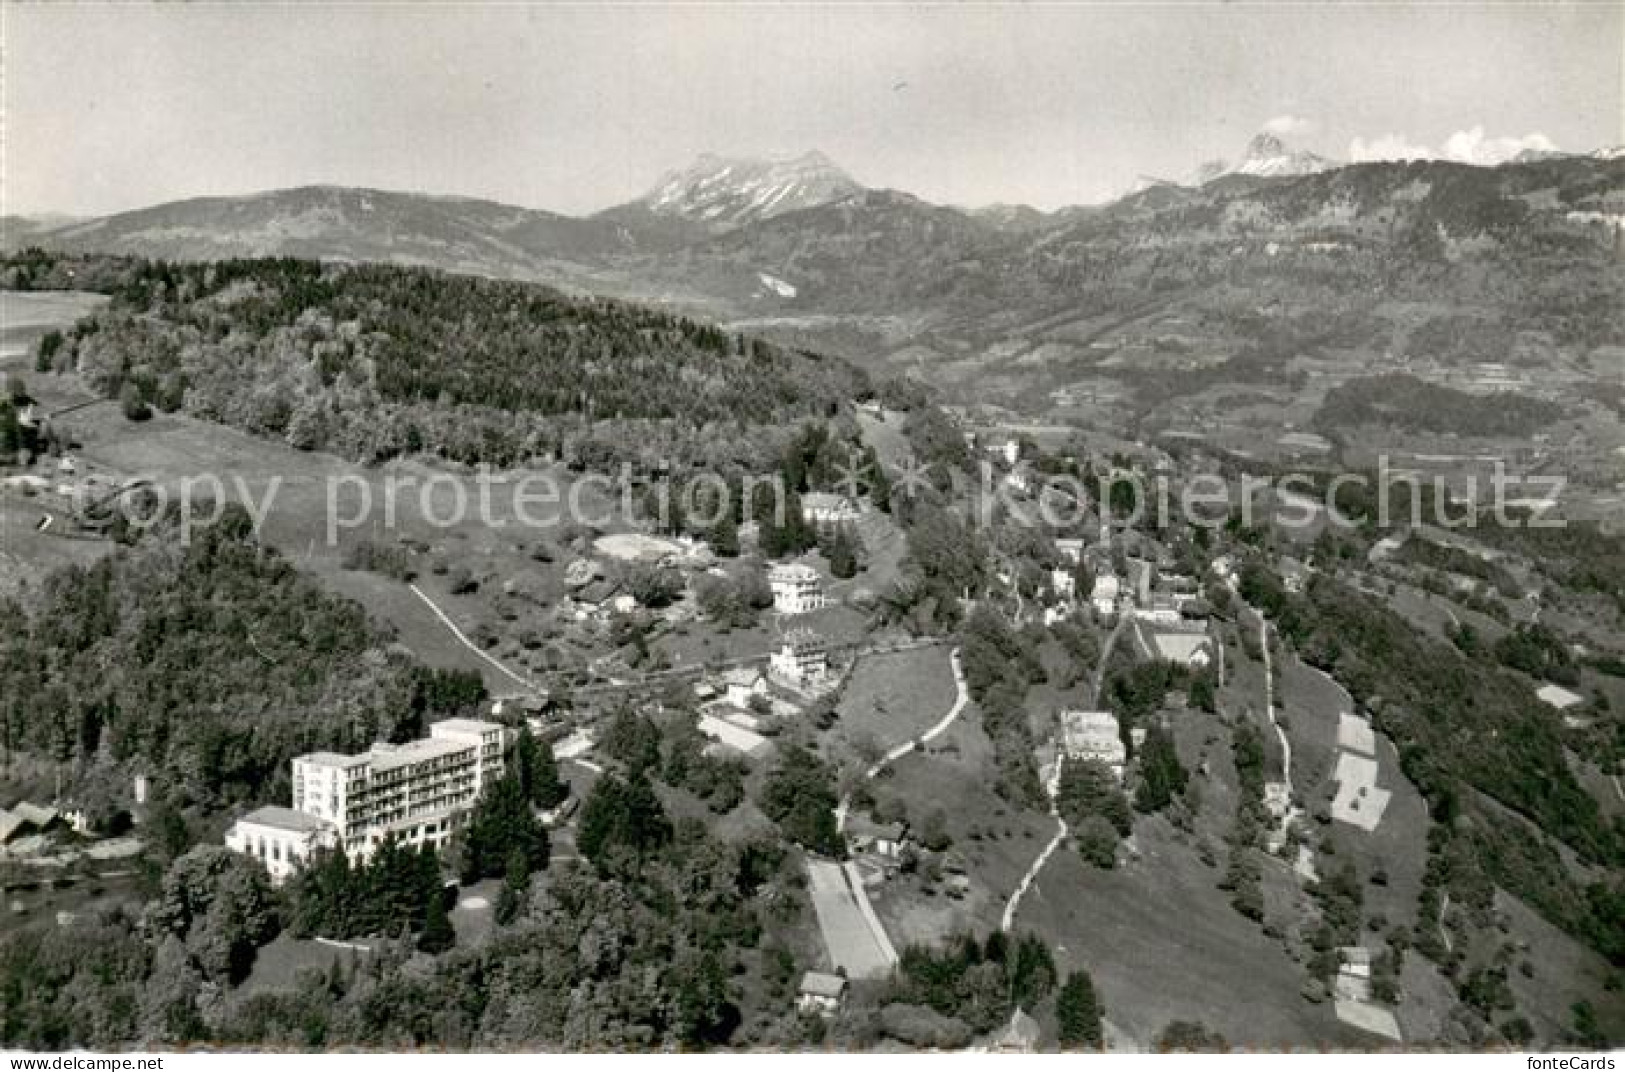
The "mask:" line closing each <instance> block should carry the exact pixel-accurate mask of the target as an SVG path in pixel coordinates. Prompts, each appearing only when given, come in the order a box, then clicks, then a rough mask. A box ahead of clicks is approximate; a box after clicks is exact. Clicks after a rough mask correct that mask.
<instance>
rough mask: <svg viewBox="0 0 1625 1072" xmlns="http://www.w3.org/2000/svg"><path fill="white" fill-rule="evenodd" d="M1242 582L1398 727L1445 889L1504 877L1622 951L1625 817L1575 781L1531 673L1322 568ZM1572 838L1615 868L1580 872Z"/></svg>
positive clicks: (1582, 855) (1386, 725) (1310, 654)
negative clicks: (1469, 652) (1495, 664)
mask: <svg viewBox="0 0 1625 1072" xmlns="http://www.w3.org/2000/svg"><path fill="white" fill-rule="evenodd" d="M1242 593H1243V595H1244V596H1245V597H1246V598H1247V600H1248V601H1249V602H1250V603H1252V604H1253V605H1254V606H1257V607H1260V608H1262V609H1263V610H1264V611H1266V612H1267V613H1269V614H1270V615H1271V616H1272V617H1274V618H1275V619H1276V620H1277V622H1278V623H1279V625H1280V629H1281V633H1282V635H1283V636H1284V637H1286V638H1288V639H1289V640H1290V641H1291V642H1292V644H1293V647H1294V648H1296V649H1297V650H1298V651H1299V652H1301V653H1302V655H1303V657H1304V658H1305V659H1306V660H1308V661H1309V662H1310V663H1311V664H1313V665H1315V666H1319V667H1322V668H1323V669H1325V670H1327V671H1328V672H1329V673H1332V674H1334V675H1335V676H1336V677H1337V678H1338V680H1339V681H1341V682H1342V683H1343V684H1344V685H1345V686H1346V687H1347V688H1348V690H1349V692H1350V693H1351V694H1352V695H1353V696H1354V698H1355V699H1356V700H1357V701H1358V702H1359V703H1360V704H1361V705H1362V706H1364V707H1365V708H1367V709H1368V710H1370V711H1371V712H1372V717H1373V721H1374V723H1375V724H1376V726H1377V727H1378V728H1379V729H1381V730H1382V732H1383V733H1385V734H1387V735H1388V736H1389V737H1391V738H1392V739H1393V741H1394V744H1395V745H1396V747H1397V748H1398V749H1399V755H1400V762H1401V765H1402V766H1403V768H1404V771H1405V776H1406V777H1407V778H1409V779H1410V780H1411V781H1412V782H1414V783H1415V784H1416V786H1417V788H1418V789H1420V790H1421V791H1422V794H1423V795H1424V796H1425V797H1426V798H1427V800H1428V803H1429V805H1430V808H1431V810H1432V813H1433V818H1434V819H1435V821H1436V822H1437V824H1438V829H1439V831H1440V834H1439V835H1438V836H1437V837H1436V838H1435V841H1434V846H1433V848H1434V852H1435V854H1436V855H1438V857H1439V861H1440V862H1439V864H1438V867H1439V868H1441V870H1440V873H1439V876H1438V878H1437V881H1438V883H1439V884H1440V885H1441V886H1442V887H1443V888H1444V889H1446V890H1450V891H1453V892H1456V893H1457V894H1460V895H1464V896H1465V897H1469V898H1470V897H1473V896H1477V897H1481V898H1482V897H1487V896H1488V891H1489V889H1490V883H1494V884H1495V885H1498V886H1501V887H1502V888H1504V889H1507V890H1509V891H1511V892H1512V893H1514V894H1516V895H1518V896H1519V897H1522V898H1524V899H1525V900H1527V901H1528V902H1529V903H1530V904H1532V905H1534V906H1535V907H1536V908H1537V909H1538V910H1539V911H1540V912H1541V913H1542V914H1543V915H1545V916H1547V918H1549V919H1550V920H1551V921H1552V922H1554V923H1556V924H1558V925H1559V926H1561V927H1563V928H1564V929H1565V930H1568V931H1569V932H1571V933H1573V934H1575V935H1576V936H1578V937H1580V938H1581V939H1582V940H1583V941H1585V942H1587V943H1588V944H1590V945H1591V946H1592V947H1593V948H1595V949H1597V950H1598V951H1599V952H1601V953H1603V954H1604V955H1606V956H1608V957H1610V958H1612V959H1613V960H1614V961H1615V962H1616V963H1620V962H1622V961H1625V888H1622V887H1621V885H1620V882H1619V879H1618V877H1617V869H1618V867H1619V863H1620V860H1621V859H1622V858H1625V830H1622V828H1621V826H1620V823H1619V821H1618V819H1617V818H1615V819H1612V820H1610V819H1609V818H1607V817H1605V816H1604V815H1603V814H1602V813H1601V810H1600V809H1599V808H1598V806H1597V802H1596V800H1595V799H1594V798H1593V797H1591V796H1590V795H1588V794H1587V793H1586V791H1585V790H1584V789H1583V788H1582V787H1581V786H1580V785H1579V784H1578V782H1577V781H1576V779H1575V777H1574V775H1573V773H1572V772H1571V771H1570V769H1569V767H1568V765H1567V763H1566V762H1565V759H1564V754H1563V741H1562V738H1561V734H1560V732H1559V725H1560V724H1559V722H1558V720H1556V719H1555V718H1553V717H1552V715H1551V712H1550V711H1549V710H1548V709H1547V708H1546V707H1545V706H1544V705H1543V704H1541V703H1540V701H1539V700H1537V699H1536V698H1535V696H1534V693H1533V691H1532V690H1531V689H1530V688H1529V687H1528V686H1527V685H1524V684H1523V683H1521V682H1520V681H1518V680H1517V679H1516V678H1514V677H1512V676H1511V675H1510V674H1507V673H1505V672H1504V671H1500V670H1496V669H1491V668H1489V667H1486V666H1484V665H1482V664H1479V663H1475V662H1472V661H1469V660H1468V659H1467V658H1466V657H1465V656H1464V655H1462V654H1461V653H1460V652H1458V651H1456V650H1455V649H1453V648H1452V647H1450V646H1449V645H1447V644H1444V643H1441V642H1438V641H1434V640H1430V639H1427V638H1426V637H1424V636H1422V635H1421V634H1419V633H1418V632H1417V630H1416V629H1414V628H1412V627H1411V626H1410V625H1408V624H1407V623H1406V622H1405V621H1404V620H1403V619H1402V618H1400V617H1399V616H1398V615H1396V614H1394V613H1393V612H1392V611H1390V610H1388V609H1387V608H1385V607H1383V606H1382V605H1381V604H1379V603H1378V602H1377V601H1376V600H1374V599H1372V598H1371V597H1369V596H1366V595H1364V594H1362V593H1360V592H1357V591H1355V590H1353V589H1351V588H1349V587H1347V586H1345V585H1343V584H1340V583H1338V582H1335V581H1331V580H1328V579H1325V578H1317V579H1316V580H1315V581H1314V583H1312V584H1311V585H1310V586H1309V588H1308V589H1307V591H1306V592H1305V593H1304V594H1302V595H1291V594H1289V593H1287V592H1286V591H1285V589H1283V588H1282V587H1281V586H1280V584H1279V581H1278V580H1276V579H1275V577H1274V575H1273V574H1272V573H1270V572H1269V571H1268V570H1266V569H1262V568H1259V567H1258V566H1256V565H1254V566H1250V567H1249V568H1248V569H1247V570H1246V571H1245V572H1244V573H1243V576H1242ZM1565 849H1567V850H1572V851H1573V852H1574V853H1576V854H1577V855H1578V857H1579V859H1580V860H1581V861H1582V862H1583V863H1584V864H1585V865H1587V866H1588V867H1595V868H1599V869H1602V870H1603V871H1606V872H1609V873H1616V874H1614V877H1612V878H1598V879H1597V880H1595V881H1591V882H1585V881H1581V880H1579V879H1577V878H1576V877H1574V872H1572V871H1571V870H1570V868H1568V867H1567V866H1566V865H1565V864H1564V862H1563V852H1564V850H1565ZM1592 873H1593V874H1596V873H1597V872H1592Z"/></svg>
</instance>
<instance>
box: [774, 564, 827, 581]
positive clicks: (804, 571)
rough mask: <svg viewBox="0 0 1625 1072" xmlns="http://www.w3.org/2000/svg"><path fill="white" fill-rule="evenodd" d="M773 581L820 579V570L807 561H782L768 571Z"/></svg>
mask: <svg viewBox="0 0 1625 1072" xmlns="http://www.w3.org/2000/svg"><path fill="white" fill-rule="evenodd" d="M767 579H768V580H769V581H770V582H771V581H791V582H796V581H799V582H806V581H816V580H818V571H817V570H815V569H813V568H812V567H811V566H809V565H807V564H806V563H805V562H780V563H777V564H775V565H774V566H773V567H772V568H770V569H769V570H768V571H767Z"/></svg>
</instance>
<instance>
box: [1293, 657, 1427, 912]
mask: <svg viewBox="0 0 1625 1072" xmlns="http://www.w3.org/2000/svg"><path fill="white" fill-rule="evenodd" d="M1281 702H1282V705H1283V711H1284V718H1283V721H1284V725H1285V729H1286V734H1287V738H1288V739H1289V740H1290V741H1291V742H1292V777H1293V783H1294V787H1295V788H1296V789H1297V791H1298V792H1299V793H1300V794H1301V795H1302V797H1303V800H1304V803H1305V809H1306V810H1307V811H1308V812H1309V814H1310V815H1312V816H1315V815H1322V816H1323V815H1324V813H1325V809H1326V807H1327V805H1328V803H1329V801H1330V800H1331V795H1332V785H1331V783H1332V780H1333V774H1334V771H1335V769H1336V764H1337V763H1338V754H1339V749H1338V744H1337V739H1338V738H1337V726H1338V715H1339V714H1340V713H1341V712H1345V711H1352V710H1353V707H1354V705H1353V701H1352V700H1351V699H1350V697H1349V695H1348V693H1346V692H1345V691H1344V690H1343V688H1342V686H1340V685H1339V684H1337V682H1335V681H1333V680H1332V679H1331V678H1329V677H1327V676H1326V675H1325V674H1324V673H1322V672H1321V671H1319V670H1316V669H1315V668H1313V667H1311V666H1307V665H1305V664H1304V663H1303V662H1302V660H1300V659H1298V658H1296V657H1288V658H1286V659H1285V660H1284V665H1283V667H1282V678H1281ZM1373 744H1374V747H1375V752H1374V759H1375V761H1376V767H1377V776H1376V784H1377V785H1378V786H1380V787H1381V791H1383V792H1386V793H1387V794H1389V796H1388V800H1387V804H1386V806H1385V808H1384V810H1383V814H1382V821H1381V822H1380V823H1378V824H1377V826H1376V828H1375V829H1373V830H1362V829H1360V828H1359V827H1357V826H1351V825H1349V824H1346V823H1334V824H1333V825H1331V826H1329V827H1323V828H1321V829H1322V832H1323V833H1324V834H1326V835H1327V836H1328V837H1329V838H1330V839H1331V841H1332V843H1333V845H1334V846H1335V847H1336V850H1337V851H1336V854H1335V855H1329V856H1323V857H1322V859H1321V860H1320V871H1321V873H1322V874H1325V873H1326V872H1327V871H1329V870H1330V869H1331V868H1332V867H1334V866H1338V865H1339V864H1341V863H1342V862H1343V861H1345V860H1352V861H1353V862H1354V864H1355V868H1356V870H1357V871H1358V872H1359V874H1360V877H1361V879H1362V881H1365V882H1366V883H1367V884H1366V886H1365V909H1366V915H1367V917H1368V918H1369V917H1377V916H1380V917H1382V918H1384V919H1386V920H1387V921H1388V922H1389V923H1390V924H1393V923H1399V922H1414V920H1415V918H1416V903H1417V897H1418V896H1419V895H1420V893H1421V889H1422V873H1423V871H1424V870H1425V869H1426V867H1427V831H1428V825H1429V822H1430V820H1429V818H1428V812H1427V803H1426V801H1424V800H1423V799H1422V794H1421V793H1420V792H1418V791H1417V789H1416V787H1415V786H1414V785H1412V784H1411V783H1410V782H1409V781H1408V780H1407V779H1406V778H1405V776H1404V775H1403V774H1402V773H1400V769H1399V754H1398V752H1397V751H1396V750H1395V749H1394V746H1393V743H1392V742H1391V741H1389V740H1388V739H1387V738H1386V737H1384V736H1382V735H1381V734H1375V735H1374V736H1373ZM1361 807H1362V808H1366V807H1368V805H1366V804H1363V803H1362V805H1361ZM1379 870H1380V871H1381V873H1382V876H1383V878H1384V879H1385V881H1384V882H1381V883H1377V884H1372V883H1370V882H1369V879H1370V877H1371V876H1372V874H1373V873H1376V872H1378V871H1379Z"/></svg>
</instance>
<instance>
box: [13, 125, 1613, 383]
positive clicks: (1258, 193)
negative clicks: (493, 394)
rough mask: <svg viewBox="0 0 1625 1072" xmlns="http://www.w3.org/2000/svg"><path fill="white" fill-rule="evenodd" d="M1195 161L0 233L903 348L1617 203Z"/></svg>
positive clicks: (173, 217) (966, 347)
mask: <svg viewBox="0 0 1625 1072" xmlns="http://www.w3.org/2000/svg"><path fill="white" fill-rule="evenodd" d="M1200 179H1201V181H1200V182H1192V183H1189V184H1178V183H1172V182H1162V181H1150V182H1148V183H1147V184H1145V185H1144V186H1143V188H1141V189H1138V190H1136V191H1135V192H1133V193H1130V194H1128V195H1126V196H1124V197H1122V198H1120V199H1118V200H1117V201H1114V202H1112V203H1110V204H1108V205H1103V206H1095V207H1087V208H1068V209H1062V210H1059V211H1055V212H1042V211H1039V210H1037V209H1034V208H1031V207H1029V206H1025V205H1002V206H992V207H987V208H979V209H965V208H956V207H951V206H944V205H937V204H932V203H930V202H928V201H925V200H922V199H920V198H918V197H915V196H913V195H911V194H908V193H904V192H900V191H896V190H878V189H870V188H866V187H864V186H863V185H861V184H860V183H858V182H857V181H855V180H854V179H853V178H852V177H851V176H850V175H848V174H847V173H846V172H844V171H842V170H841V169H840V168H839V167H838V166H836V165H835V164H834V163H833V162H832V161H830V160H829V159H828V158H827V157H825V156H823V155H822V154H820V153H807V154H805V155H802V156H797V157H792V158H785V159H777V160H757V159H746V158H732V157H723V156H717V155H706V156H702V157H700V158H699V159H698V160H696V161H695V162H694V163H693V164H692V165H690V166H689V167H687V168H684V169H682V170H679V171H674V172H671V173H669V174H667V175H666V176H663V177H662V178H661V179H660V181H659V182H658V183H656V184H655V186H654V187H653V188H652V189H651V190H650V191H649V192H648V193H647V194H645V195H644V196H642V197H640V198H638V199H636V200H634V201H631V202H629V203H627V204H625V205H620V206H617V207H615V208H611V209H608V210H606V211H603V212H600V213H597V214H595V215H592V216H588V217H571V216H565V215H560V214H557V213H551V212H546V211H540V210H536V209H528V208H519V207H515V206H511V205H503V204H499V203H495V202H491V201H482V200H477V199H472V198H463V197H445V196H429V195H424V194H412V193H397V192H388V191H381V190H367V189H354V188H345V187H334V186H311V187H301V188H297V189H289V190H278V191H273V192H269V193H263V194H256V195H251V196H241V197H204V198H195V199H190V200H185V201H177V202H171V203H168V204H162V205H156V206H153V207H150V208H144V209H138V210H135V211H131V212H123V213H118V214H115V215H111V216H106V217H101V218H97V219H90V220H70V221H61V220H55V221H30V220H22V219H19V218H15V217H13V218H7V219H5V220H4V221H0V223H3V232H4V233H3V236H0V237H3V245H4V246H5V247H7V248H10V249H16V248H20V247H25V246H32V245H39V246H45V247H49V248H54V249H59V250H64V251H69V252H98V253H116V254H130V255H140V256H145V257H151V258H164V259H171V260H214V259H222V258H234V257H252V256H266V255H277V256H297V257H306V258H315V259H323V260H332V261H341V262H344V261H347V262H360V261H382V262H390V263H398V264H413V265H427V266H432V267H437V268H441V269H445V270H448V271H454V272H460V273H465V274H474V275H485V276H492V277H503V278H515V279H528V280H537V281H543V282H548V283H551V284H553V285H555V286H559V287H561V288H563V289H566V290H570V291H573V292H577V293H593V294H603V295H606V296H612V297H621V298H629V299H635V300H638V301H642V302H648V303H654V304H659V305H664V306H667V307H672V308H676V309H679V310H681V311H683V312H688V313H694V314H696V315H702V316H705V317H708V318H711V319H715V320H719V321H722V322H724V323H727V324H730V325H733V326H738V327H748V328H749V329H750V330H753V331H758V332H761V333H763V334H766V335H769V336H772V337H776V338H778V339H779V340H780V341H785V342H790V343H793V344H797V345H804V346H808V347H818V348H824V349H828V350H832V351H834V352H838V353H842V354H845V355H847V356H850V357H854V358H857V359H859V360H860V361H862V362H864V363H868V364H871V365H879V366H886V365H888V364H889V365H890V366H892V367H914V365H916V364H917V363H918V362H919V361H921V360H926V361H931V360H944V361H946V360H948V359H952V358H954V357H955V356H956V355H964V354H972V355H974V354H978V353H982V352H985V351H988V350H989V349H990V348H996V347H998V346H1000V345H1002V344H1003V343H1005V342H1008V341H1009V340H1012V339H1014V340H1027V341H1028V342H1031V341H1032V340H1034V339H1040V338H1043V337H1044V332H1045V331H1047V330H1048V329H1047V328H1046V327H1045V325H1047V324H1052V323H1054V322H1056V321H1057V319H1058V318H1061V319H1065V318H1071V319H1074V320H1075V319H1077V318H1080V317H1089V316H1094V315H1105V314H1108V313H1110V312H1112V311H1114V310H1120V309H1122V308H1124V307H1125V305H1127V306H1139V305H1143V304H1144V303H1145V302H1146V301H1147V300H1148V299H1151V298H1155V297H1156V296H1159V295H1162V296H1167V295H1170V294H1176V293H1177V294H1191V293H1197V292H1202V291H1211V290H1213V289H1215V288H1220V287H1223V286H1226V285H1227V281H1231V282H1233V281H1234V280H1235V278H1236V275H1237V273H1238V272H1243V271H1246V272H1251V273H1253V274H1255V275H1258V276H1272V277H1279V279H1278V281H1277V284H1276V286H1277V289H1279V290H1281V291H1282V292H1283V293H1287V292H1290V293H1291V294H1292V295H1293V296H1294V298H1296V299H1300V300H1302V299H1304V298H1305V295H1306V292H1308V291H1313V290H1315V289H1316V288H1327V290H1326V297H1327V299H1328V300H1333V301H1341V300H1343V299H1344V297H1345V296H1346V293H1347V290H1346V288H1348V287H1351V286H1354V287H1369V286H1370V285H1372V283H1371V280H1372V279H1387V278H1388V276H1384V275H1382V274H1381V273H1382V272H1384V271H1386V272H1388V273H1389V275H1391V274H1392V269H1393V268H1394V266H1395V264H1398V265H1399V266H1401V267H1405V266H1414V265H1415V263H1416V262H1417V261H1418V259H1419V258H1424V257H1435V256H1437V257H1442V258H1444V261H1443V263H1446V264H1448V263H1452V262H1460V261H1461V260H1462V259H1463V258H1470V259H1480V260H1484V261H1485V264H1486V265H1487V268H1486V269H1485V270H1484V271H1481V272H1479V273H1478V275H1476V276H1474V277H1473V278H1472V279H1471V280H1469V279H1467V278H1465V275H1464V278H1463V279H1461V280H1456V281H1454V282H1452V283H1451V284H1450V285H1451V286H1460V287H1464V288H1465V287H1468V286H1474V287H1480V288H1482V287H1484V286H1487V285H1489V284H1488V283H1486V282H1485V281H1486V280H1487V279H1488V280H1493V279H1496V278H1499V276H1498V275H1497V273H1504V272H1506V271H1510V270H1511V269H1510V267H1509V266H1508V265H1507V264H1504V263H1502V259H1501V254H1502V253H1504V252H1505V251H1507V250H1511V249H1519V250H1521V251H1523V252H1525V253H1527V252H1528V251H1529V250H1530V249H1531V248H1533V247H1532V246H1531V243H1542V242H1561V243H1567V244H1569V245H1570V246H1574V248H1584V249H1586V250H1589V251H1591V252H1588V253H1587V254H1586V256H1587V257H1592V256H1596V257H1601V258H1603V259H1604V261H1605V262H1606V263H1608V264H1611V265H1615V266H1617V262H1616V261H1614V260H1613V257H1614V254H1613V253H1612V252H1610V251H1611V250H1613V248H1614V246H1613V243H1614V242H1615V241H1616V239H1615V238H1614V237H1613V236H1612V232H1608V230H1607V228H1608V225H1609V224H1610V222H1611V223H1612V224H1613V225H1614V226H1615V228H1616V229H1617V226H1618V224H1619V222H1620V221H1621V219H1622V216H1621V213H1622V212H1625V159H1621V158H1620V156H1619V155H1618V153H1617V152H1599V153H1596V154H1588V155H1583V156H1580V155H1575V156H1558V157H1550V156H1542V157H1541V158H1539V159H1531V160H1527V161H1522V162H1514V163H1509V164H1505V165H1502V166H1499V167H1494V168H1484V167H1473V166H1468V165H1464V164H1456V163H1449V162H1443V161H1412V162H1394V163H1370V164H1355V165H1338V164H1336V163H1335V162H1333V161H1329V160H1326V159H1324V158H1322V157H1319V156H1315V155H1314V154H1311V153H1306V152H1303V151H1301V150H1293V149H1291V148H1289V147H1288V146H1286V145H1285V144H1284V143H1282V142H1281V140H1280V139H1278V138H1276V137H1274V136H1272V135H1269V134H1261V135H1259V136H1258V137H1256V138H1254V139H1253V140H1252V141H1251V143H1250V144H1249V145H1248V147H1247V150H1246V152H1245V153H1244V154H1243V156H1242V158H1241V159H1240V161H1239V162H1238V163H1236V164H1235V165H1233V166H1232V165H1220V164H1215V165H1212V166H1210V167H1207V168H1205V169H1204V171H1203V173H1202V174H1201V176H1200ZM1599 228H1600V229H1599ZM1576 243H1578V245H1576ZM1435 247H1438V248H1435ZM1265 250H1268V251H1269V253H1268V256H1265V255H1264V253H1263V252H1262V251H1265ZM1486 272H1488V274H1487V275H1486V274H1485V273H1486ZM1436 274H1438V273H1436ZM1440 278H1443V275H1442V274H1441V275H1440ZM1382 285H1389V284H1388V283H1383V284H1382ZM1442 285H1443V284H1441V283H1437V282H1436V283H1435V284H1434V286H1435V287H1438V286H1442ZM1311 298H1312V296H1311Z"/></svg>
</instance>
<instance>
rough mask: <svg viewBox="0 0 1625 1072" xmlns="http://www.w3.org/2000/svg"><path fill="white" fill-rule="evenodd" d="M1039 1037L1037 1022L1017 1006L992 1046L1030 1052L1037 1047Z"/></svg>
mask: <svg viewBox="0 0 1625 1072" xmlns="http://www.w3.org/2000/svg"><path fill="white" fill-rule="evenodd" d="M1039 1035H1040V1031H1039V1028H1038V1021H1037V1020H1034V1019H1033V1018H1032V1017H1031V1016H1029V1015H1027V1010H1025V1009H1023V1008H1020V1007H1019V1006H1018V1007H1017V1008H1016V1011H1015V1012H1014V1013H1013V1014H1012V1015H1011V1017H1010V1022H1009V1023H1008V1024H1006V1025H1005V1028H1004V1030H1003V1031H1001V1032H999V1035H998V1038H996V1039H995V1040H994V1043H993V1044H994V1045H995V1046H996V1047H999V1048H1000V1049H1022V1050H1030V1049H1032V1048H1033V1047H1034V1046H1037V1045H1038V1039H1039Z"/></svg>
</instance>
